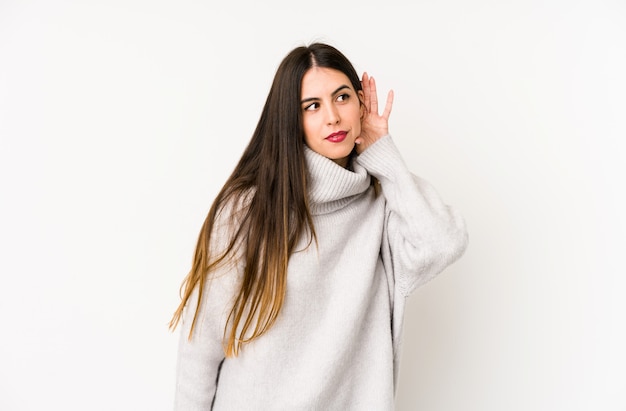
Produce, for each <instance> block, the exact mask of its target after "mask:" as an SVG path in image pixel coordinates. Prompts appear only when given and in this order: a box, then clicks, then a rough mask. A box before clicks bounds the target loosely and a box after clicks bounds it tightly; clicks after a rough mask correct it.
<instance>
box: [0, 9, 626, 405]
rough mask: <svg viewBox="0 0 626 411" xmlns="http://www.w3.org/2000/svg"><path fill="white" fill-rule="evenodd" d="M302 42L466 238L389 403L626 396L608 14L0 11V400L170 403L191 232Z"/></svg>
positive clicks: (620, 208) (621, 63) (422, 320)
mask: <svg viewBox="0 0 626 411" xmlns="http://www.w3.org/2000/svg"><path fill="white" fill-rule="evenodd" d="M314 40H322V41H327V42H330V43H331V44H333V45H335V46H337V47H338V48H340V49H341V50H342V51H344V52H345V54H346V55H347V56H348V57H349V58H350V59H351V60H352V61H353V63H354V64H355V66H356V68H357V71H358V72H359V73H361V72H363V71H364V70H367V71H368V73H370V74H371V75H373V76H374V77H375V78H376V79H377V80H378V85H379V87H380V91H381V94H384V93H385V92H386V91H387V90H388V89H390V88H393V89H394V90H395V92H396V101H395V105H394V111H393V113H392V118H391V132H392V134H393V135H394V138H395V141H396V144H397V145H398V146H399V147H400V148H401V149H402V152H403V154H404V156H405V159H406V161H407V163H408V164H409V165H410V168H411V169H412V171H413V172H415V173H416V174H418V175H421V176H422V177H424V178H426V179H428V180H430V181H431V182H432V183H433V184H434V185H435V186H436V187H437V188H438V190H439V191H440V194H441V195H442V196H443V197H444V199H445V200H446V201H447V202H449V203H451V204H453V205H455V206H456V207H458V208H459V209H460V210H461V212H462V213H463V214H464V216H465V218H466V220H467V223H468V227H469V232H470V245H469V248H468V249H467V252H466V254H465V255H464V257H463V258H462V259H461V260H459V261H458V262H457V263H455V264H454V265H453V266H451V267H450V268H449V269H447V270H446V271H445V272H444V273H443V274H441V276H440V277H438V278H437V279H436V280H434V281H433V282H431V283H428V284H427V285H426V286H425V287H423V288H421V289H419V290H418V291H417V292H416V293H415V294H414V295H413V296H412V298H411V299H410V303H409V310H408V312H407V315H406V332H405V339H404V351H403V362H402V369H401V375H400V386H399V390H398V410H426V411H466V410H477V411H502V410H507V411H512V410H520V411H521V410H524V411H526V410H541V411H543V410H546V411H548V410H550V411H552V410H569V411H572V410H594V411H595V410H626V371H625V370H626V350H625V349H624V347H626V335H625V328H626V319H625V316H626V298H625V297H624V295H625V291H626V279H625V275H626V269H625V264H624V255H625V254H624V245H625V244H624V243H625V241H624V231H625V229H626V222H625V217H624V210H625V209H626V201H625V196H624V175H625V173H624V171H625V170H624V165H623V162H624V159H625V154H626V153H625V152H624V151H625V146H626V144H625V140H626V124H625V123H626V120H625V119H626V82H625V76H626V75H625V73H626V5H625V4H624V3H623V2H621V1H618V0H615V1H608V0H607V1H598V0H582V1H576V0H571V1H566V0H562V1H556V0H549V1H537V0H530V1H529V0H514V1H489V0H476V1H472V2H466V1H461V0H442V1H436V2H435V1H417V2H410V1H407V2H404V1H379V2H371V3H368V2H357V1H353V0H352V1H345V2H339V1H318V2H293V1H282V2H278V1H268V2H250V4H242V3H239V2H236V1H233V2H224V3H223V4H216V2H210V1H204V2H202V1H191V0H186V1H176V2H174V1H147V0H143V1H142V0H107V1H100V2H94V1H91V2H90V1H78V0H76V1H55V2H45V1H7V0H0V190H1V191H0V196H1V197H0V275H1V283H0V327H1V328H0V329H1V331H0V332H1V338H0V409H1V410H7V411H12V410H40V409H46V410H49V409H54V410H81V411H82V410H151V411H158V410H169V409H171V404H172V400H173V388H174V367H175V360H176V358H175V356H176V344H177V337H178V336H177V333H170V332H169V331H168V329H167V323H168V321H169V319H170V316H171V314H172V312H173V310H174V309H175V307H176V305H177V303H178V301H179V300H178V287H179V285H180V283H181V281H182V279H183V277H184V275H185V274H186V271H187V270H188V268H189V264H190V262H191V253H192V251H193V247H194V245H195V240H196V235H197V233H198V230H199V228H200V225H201V223H202V220H203V219H204V216H205V215H206V212H207V211H208V207H209V205H210V203H211V200H212V198H213V196H214V195H215V194H216V192H217V190H218V189H219V188H220V186H221V184H222V183H223V182H224V180H225V179H226V177H227V175H228V174H229V173H230V171H231V170H232V167H233V166H234V163H235V161H236V160H238V157H239V155H240V154H241V152H242V150H243V148H244V146H245V144H246V143H247V141H248V139H249V137H250V135H251V133H252V131H253V128H254V126H255V125H256V121H257V120H258V116H259V114H260V111H261V107H262V104H263V102H264V100H265V97H266V94H267V91H268V90H269V86H270V82H271V80H272V77H273V75H274V71H275V69H276V67H277V65H278V63H279V62H280V60H281V59H282V57H283V56H284V55H285V54H286V53H287V52H288V51H289V50H291V48H293V47H294V46H297V45H301V44H303V43H308V42H311V41H314Z"/></svg>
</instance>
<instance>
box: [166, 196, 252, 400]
mask: <svg viewBox="0 0 626 411" xmlns="http://www.w3.org/2000/svg"><path fill="white" fill-rule="evenodd" d="M224 211H225V212H222V213H221V215H224V216H226V215H227V216H229V217H230V215H232V213H231V211H232V208H229V207H226V210H224ZM234 226H235V224H233V223H232V221H231V220H230V219H229V218H226V217H222V218H219V219H218V220H217V222H216V224H215V226H214V229H213V234H212V238H213V239H214V240H212V244H211V245H210V250H211V252H212V253H217V252H220V251H223V250H224V249H225V248H224V247H225V246H226V244H227V242H228V241H229V240H230V238H231V236H232V233H233V228H234ZM242 264H243V263H242V258H241V250H238V251H237V255H236V256H235V257H234V258H232V259H230V260H229V262H228V263H226V264H224V265H223V266H221V267H219V268H218V269H217V270H215V271H212V272H211V274H210V277H209V278H208V279H207V281H206V283H205V287H204V290H203V292H202V294H203V296H202V302H201V305H200V309H199V312H198V318H197V319H196V325H195V328H194V331H193V334H192V336H191V339H189V338H188V337H189V330H190V328H191V323H192V320H193V316H194V313H195V309H196V306H197V302H198V296H199V290H198V287H196V289H195V290H194V292H193V294H192V296H191V297H190V299H189V300H188V302H187V305H186V306H185V311H184V313H183V318H182V324H181V330H180V339H179V345H178V358H177V366H176V389H175V400H174V401H175V406H174V409H175V410H176V411H192V410H194V411H195V410H210V409H211V408H212V403H213V398H214V397H215V393H216V390H217V382H218V378H219V370H220V367H221V364H222V361H223V360H224V358H225V354H224V345H223V340H224V327H225V325H226V321H227V319H228V315H229V313H230V310H231V308H232V304H233V296H234V295H235V292H236V291H237V289H238V286H239V284H238V280H239V279H240V278H241V276H240V275H239V274H240V273H241V272H242V270H243V269H242Z"/></svg>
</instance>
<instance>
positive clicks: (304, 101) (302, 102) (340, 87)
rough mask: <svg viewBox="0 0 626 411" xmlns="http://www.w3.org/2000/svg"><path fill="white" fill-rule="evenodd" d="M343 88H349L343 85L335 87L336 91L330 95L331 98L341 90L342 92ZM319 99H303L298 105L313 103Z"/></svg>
mask: <svg viewBox="0 0 626 411" xmlns="http://www.w3.org/2000/svg"><path fill="white" fill-rule="evenodd" d="M345 88H348V89H349V88H350V87H349V86H347V85H345V84H343V85H341V86H339V87H337V90H335V91H333V92H332V93H331V96H334V95H335V94H337V93H339V92H340V91H341V90H343V89H345ZM319 99H320V98H319V97H307V98H305V99H303V100H302V101H301V102H300V103H301V104H304V103H308V102H309V101H315V100H319Z"/></svg>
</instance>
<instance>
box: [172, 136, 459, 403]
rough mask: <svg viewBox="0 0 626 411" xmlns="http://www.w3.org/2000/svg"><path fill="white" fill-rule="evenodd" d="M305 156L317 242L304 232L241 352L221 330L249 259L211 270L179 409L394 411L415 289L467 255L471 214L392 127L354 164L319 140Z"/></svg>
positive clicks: (187, 354)
mask: <svg viewBox="0 0 626 411" xmlns="http://www.w3.org/2000/svg"><path fill="white" fill-rule="evenodd" d="M305 159H306V163H307V167H308V171H309V204H310V209H311V213H312V215H313V222H314V226H315V230H316V234H317V239H318V243H317V244H315V243H314V244H311V245H310V246H309V247H307V243H308V238H303V239H302V240H301V241H300V243H299V245H298V247H297V250H298V251H297V252H295V253H294V254H293V255H292V256H291V259H290V262H289V268H288V278H287V293H286V297H285V303H284V305H283V308H282V310H281V312H280V315H279V317H278V319H277V321H276V323H275V324H274V326H273V327H272V328H271V329H270V330H269V331H268V332H267V333H266V334H265V335H263V336H261V337H260V338H258V339H257V340H255V341H254V342H252V343H251V344H248V345H246V346H244V348H243V350H242V352H241V353H240V355H239V356H238V357H236V358H227V359H224V352H223V348H222V336H223V331H224V324H225V319H226V316H227V313H228V311H229V310H230V308H231V305H232V296H233V294H234V293H235V291H236V288H237V286H238V281H239V279H240V274H241V267H240V266H235V267H233V268H232V269H230V270H229V271H225V272H223V273H218V274H219V275H218V276H217V277H216V278H215V279H214V280H212V282H211V287H210V288H209V289H208V290H207V291H205V296H204V303H203V306H202V311H201V317H200V319H199V322H198V326H197V327H198V328H197V332H196V333H195V334H194V337H193V339H192V340H191V341H188V340H187V339H186V336H187V334H188V332H189V326H190V323H191V318H192V315H193V310H187V311H186V313H185V316H184V319H183V326H182V327H181V339H180V345H179V354H178V366H177V384H176V406H175V409H176V410H179V411H181V410H184V411H190V410H208V409H211V405H212V404H213V409H215V410H246V411H249V410H263V411H269V410H290V411H291V410H323V411H332V410H338V411H339V410H341V411H348V410H376V411H379V410H380V411H385V410H393V406H394V405H393V404H394V395H395V389H396V385H397V384H396V380H397V375H398V359H399V352H400V342H401V337H402V324H403V316H404V307H405V297H406V296H408V295H409V294H410V293H411V292H412V291H413V290H414V289H415V288H416V287H418V286H420V285H422V284H424V283H425V282H427V281H428V280H430V279H431V278H433V277H434V276H435V275H437V274H438V273H440V272H441V271H442V270H443V269H445V268H446V267H447V266H448V265H450V264H451V263H453V262H454V261H455V260H456V259H458V258H459V257H460V256H461V255H462V253H463V252H464V250H465V248H466V246H467V232H466V229H465V224H464V221H463V219H462V218H461V216H460V215H459V214H458V213H457V212H455V211H454V210H453V209H451V208H450V207H449V206H447V205H446V204H444V203H443V202H442V200H441V198H440V197H439V196H438V194H437V193H436V191H435V190H434V189H433V188H432V187H431V186H430V185H429V184H428V183H427V182H425V181H424V180H422V179H420V178H418V177H415V176H414V175H412V174H411V173H410V172H409V170H408V169H407V167H406V165H405V163H404V161H403V160H402V158H401V156H400V154H399V152H398V150H397V148H396V147H395V145H394V143H393V141H392V138H391V136H385V137H383V138H381V139H380V140H378V141H377V142H376V143H375V144H373V145H372V146H370V147H369V148H368V149H367V150H366V151H365V152H364V153H362V154H361V155H360V156H358V157H357V158H356V159H355V161H354V162H353V164H352V170H348V169H344V168H342V167H340V166H338V165H337V164H335V163H334V162H333V161H331V160H329V159H327V158H325V157H323V156H321V155H319V154H317V153H315V152H313V151H312V150H310V149H306V151H305ZM372 176H374V177H376V179H377V180H378V182H379V183H380V189H381V190H375V188H374V186H373V184H372ZM376 184H378V183H376ZM377 191H380V193H379V194H377ZM195 298H197V297H194V298H192V299H191V300H190V301H189V304H190V306H191V307H195V301H196V300H195ZM218 370H219V371H218Z"/></svg>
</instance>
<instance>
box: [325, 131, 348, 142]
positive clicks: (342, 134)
mask: <svg viewBox="0 0 626 411" xmlns="http://www.w3.org/2000/svg"><path fill="white" fill-rule="evenodd" d="M346 135H348V132H347V131H338V132H336V133H333V134H331V135H329V136H328V137H326V140H328V141H330V142H331V143H341V142H342V141H343V140H345V139H346Z"/></svg>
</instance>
